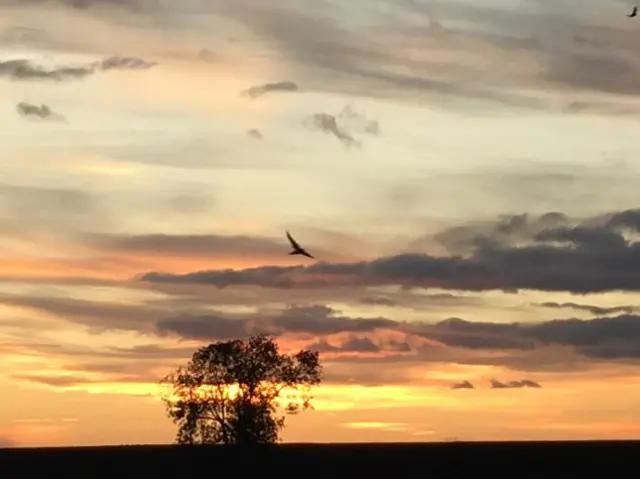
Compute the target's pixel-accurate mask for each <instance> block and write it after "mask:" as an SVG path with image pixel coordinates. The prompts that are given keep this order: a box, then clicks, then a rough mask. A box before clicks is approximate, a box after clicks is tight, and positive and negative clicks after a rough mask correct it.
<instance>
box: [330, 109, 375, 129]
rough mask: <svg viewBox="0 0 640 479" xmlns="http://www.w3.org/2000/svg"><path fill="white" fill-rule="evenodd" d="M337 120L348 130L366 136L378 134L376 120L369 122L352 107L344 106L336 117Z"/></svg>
mask: <svg viewBox="0 0 640 479" xmlns="http://www.w3.org/2000/svg"><path fill="white" fill-rule="evenodd" d="M337 119H339V120H341V121H342V124H343V125H345V126H346V127H347V128H349V129H350V130H352V131H353V130H355V131H357V132H358V133H362V134H368V135H375V136H377V135H379V134H380V123H378V121H377V120H369V119H367V117H366V116H364V115H363V114H361V113H359V112H358V111H356V109H355V107H354V106H353V105H346V106H345V107H344V108H343V109H342V110H341V111H340V113H338V115H337Z"/></svg>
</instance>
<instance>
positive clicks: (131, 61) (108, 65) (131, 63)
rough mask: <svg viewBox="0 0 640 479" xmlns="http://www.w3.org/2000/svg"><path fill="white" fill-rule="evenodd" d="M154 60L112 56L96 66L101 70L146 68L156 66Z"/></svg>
mask: <svg viewBox="0 0 640 479" xmlns="http://www.w3.org/2000/svg"><path fill="white" fill-rule="evenodd" d="M156 65H157V63H156V62H150V61H147V60H143V59H142V58H134V57H121V56H113V57H109V58H105V59H104V60H102V61H100V62H98V63H97V64H96V66H97V67H98V68H99V69H100V70H103V71H109V70H148V69H149V68H152V67H154V66H156Z"/></svg>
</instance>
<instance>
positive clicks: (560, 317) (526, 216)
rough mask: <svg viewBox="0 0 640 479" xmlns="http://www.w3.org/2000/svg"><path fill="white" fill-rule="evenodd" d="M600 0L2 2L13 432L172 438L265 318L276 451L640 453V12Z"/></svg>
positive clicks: (0, 70) (4, 241) (38, 436)
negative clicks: (303, 355)
mask: <svg viewBox="0 0 640 479" xmlns="http://www.w3.org/2000/svg"><path fill="white" fill-rule="evenodd" d="M579 3H580V8H579V9H576V8H575V6H576V2H574V1H568V0H487V1H483V2H476V1H471V0H464V1H463V0H448V1H445V0H442V1H427V0H370V1H347V0H270V1H266V0H233V1H229V0H101V1H100V0H84V1H81V0H48V1H47V0H42V1H37V0H31V1H27V0H0V46H1V47H2V53H0V124H1V125H2V133H0V163H1V170H0V171H1V175H0V178H1V184H0V215H1V216H0V230H1V232H2V235H1V237H0V361H1V364H2V367H1V368H0V446H7V445H8V446H20V445H29V446H39V445H63V444H64V445H67V444H73V445H89V444H132V443H169V442H172V441H173V440H174V434H175V427H174V425H173V424H172V423H171V422H170V420H169V419H167V417H166V415H165V412H164V406H163V404H162V402H161V401H160V400H159V399H158V386H157V383H158V380H159V379H160V378H162V377H163V376H164V375H165V374H167V373H169V372H170V371H171V370H172V369H173V368H175V367H176V366H178V365H180V364H183V363H185V362H186V361H188V360H189V358H190V356H191V354H192V353H193V352H194V351H195V349H197V348H198V347H199V346H202V345H204V344H207V343H208V342H211V341H216V340H226V339H232V338H237V337H243V336H246V335H248V334H252V333H256V332H265V331H266V332H271V333H273V334H275V335H276V336H277V337H278V341H279V343H280V345H281V347H282V349H283V350H284V351H288V350H293V349H296V348H311V349H315V350H319V351H320V352H321V361H322V363H323V364H324V366H325V373H326V374H325V381H324V385H323V386H322V387H321V388H319V389H318V390H317V391H316V402H315V410H314V411H309V412H306V413H304V414H302V415H299V416H296V417H293V418H290V419H289V422H288V427H287V428H286V429H285V431H284V435H283V438H284V440H285V441H304V442H345V441H442V440H453V439H460V440H523V439H591V438H602V439H613V438H630V437H638V436H639V435H640V406H639V404H640V368H639V367H638V366H639V365H640V296H639V293H638V292H639V291H640V243H635V241H637V240H638V238H640V188H639V186H638V185H640V164H639V163H638V158H640V133H639V132H640V128H639V123H638V119H639V117H640V82H639V81H638V78H640V23H638V22H640V20H632V19H629V18H627V17H625V14H627V13H628V12H630V11H631V7H632V5H633V2H631V1H614V0H597V1H596V0H585V1H582V2H579ZM285 230H289V231H291V233H292V234H293V236H294V237H296V238H297V239H298V240H299V241H300V242H301V243H302V244H303V245H304V246H305V247H306V248H307V249H308V250H309V251H310V252H311V253H312V254H314V255H315V256H316V258H317V260H316V261H314V260H308V259H307V258H300V257H296V256H288V255H287V253H288V252H289V251H290V249H289V244H288V242H287V239H286V237H285ZM467 381H468V383H467ZM469 383H470V384H471V385H473V386H474V388H470V387H468V386H469ZM536 386H539V387H536Z"/></svg>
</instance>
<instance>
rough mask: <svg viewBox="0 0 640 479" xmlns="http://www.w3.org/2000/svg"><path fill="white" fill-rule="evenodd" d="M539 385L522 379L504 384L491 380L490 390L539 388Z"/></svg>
mask: <svg viewBox="0 0 640 479" xmlns="http://www.w3.org/2000/svg"><path fill="white" fill-rule="evenodd" d="M541 387H542V386H540V384H538V383H537V382H535V381H531V380H530V379H522V380H520V381H509V382H506V383H503V382H500V381H498V380H496V379H492V380H491V389H521V388H541Z"/></svg>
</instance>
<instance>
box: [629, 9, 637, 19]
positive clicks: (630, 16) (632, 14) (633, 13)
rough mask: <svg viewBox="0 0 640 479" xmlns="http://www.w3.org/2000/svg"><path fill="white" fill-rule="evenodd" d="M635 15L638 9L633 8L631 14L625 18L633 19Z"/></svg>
mask: <svg viewBox="0 0 640 479" xmlns="http://www.w3.org/2000/svg"><path fill="white" fill-rule="evenodd" d="M636 15H638V7H633V10H632V11H631V13H630V14H629V15H627V17H629V18H633V17H635V16H636Z"/></svg>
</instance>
